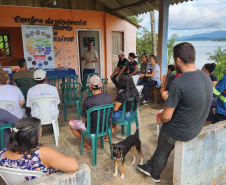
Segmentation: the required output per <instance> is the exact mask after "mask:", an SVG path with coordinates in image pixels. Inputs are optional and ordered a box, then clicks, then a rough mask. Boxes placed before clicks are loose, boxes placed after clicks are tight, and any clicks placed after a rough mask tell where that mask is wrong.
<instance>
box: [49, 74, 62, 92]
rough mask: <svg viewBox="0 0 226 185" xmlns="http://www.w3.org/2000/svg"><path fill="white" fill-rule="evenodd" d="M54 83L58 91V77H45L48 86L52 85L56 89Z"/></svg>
mask: <svg viewBox="0 0 226 185" xmlns="http://www.w3.org/2000/svg"><path fill="white" fill-rule="evenodd" d="M56 81H57V83H58V87H57V89H59V76H57V75H55V76H47V82H48V83H49V84H50V85H53V86H55V87H56Z"/></svg>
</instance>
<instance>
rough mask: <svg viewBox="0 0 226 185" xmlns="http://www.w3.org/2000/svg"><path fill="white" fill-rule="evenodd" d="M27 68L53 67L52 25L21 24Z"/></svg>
mask: <svg viewBox="0 0 226 185" xmlns="http://www.w3.org/2000/svg"><path fill="white" fill-rule="evenodd" d="M21 30H22V38H23V49H24V58H25V59H26V61H27V68H28V69H30V68H43V69H45V68H55V60H54V45H53V27H52V26H38V25H21Z"/></svg>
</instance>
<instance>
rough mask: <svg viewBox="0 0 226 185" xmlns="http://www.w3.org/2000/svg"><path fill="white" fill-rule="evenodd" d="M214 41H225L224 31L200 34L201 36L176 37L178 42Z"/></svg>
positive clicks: (225, 33)
mask: <svg viewBox="0 0 226 185" xmlns="http://www.w3.org/2000/svg"><path fill="white" fill-rule="evenodd" d="M216 39H223V40H217V41H225V40H224V39H226V31H214V32H210V33H202V34H195V35H190V36H183V37H178V39H177V40H178V41H207V40H214V41H215V40H216Z"/></svg>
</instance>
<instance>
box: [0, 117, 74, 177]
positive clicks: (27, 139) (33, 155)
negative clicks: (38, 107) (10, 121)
mask: <svg viewBox="0 0 226 185" xmlns="http://www.w3.org/2000/svg"><path fill="white" fill-rule="evenodd" d="M41 136H42V126H41V122H40V120H39V119H37V118H34V117H27V118H23V119H21V120H19V121H18V122H17V123H16V125H15V127H14V128H13V129H12V133H11V135H10V139H9V144H8V147H7V148H5V149H3V150H2V151H1V152H0V166H3V167H8V168H17V169H24V170H33V171H40V172H43V173H45V174H46V175H47V174H51V173H56V172H57V171H58V170H60V171H63V172H66V173H73V172H75V171H76V170H77V169H78V163H77V161H76V159H75V158H74V157H67V156H64V155H63V154H60V153H58V152H57V151H55V150H53V149H51V148H48V147H45V146H41V145H40V144H39V140H40V138H41ZM32 179H35V177H33V176H32V177H31V176H30V177H29V176H28V177H25V180H26V181H27V180H32Z"/></svg>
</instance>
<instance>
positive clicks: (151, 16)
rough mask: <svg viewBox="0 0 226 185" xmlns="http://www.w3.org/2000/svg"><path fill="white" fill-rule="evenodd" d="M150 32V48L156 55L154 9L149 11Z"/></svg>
mask: <svg viewBox="0 0 226 185" xmlns="http://www.w3.org/2000/svg"><path fill="white" fill-rule="evenodd" d="M150 20H151V33H152V49H153V54H154V55H155V56H156V55H157V47H156V46H157V44H156V33H155V11H154V10H153V11H150Z"/></svg>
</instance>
